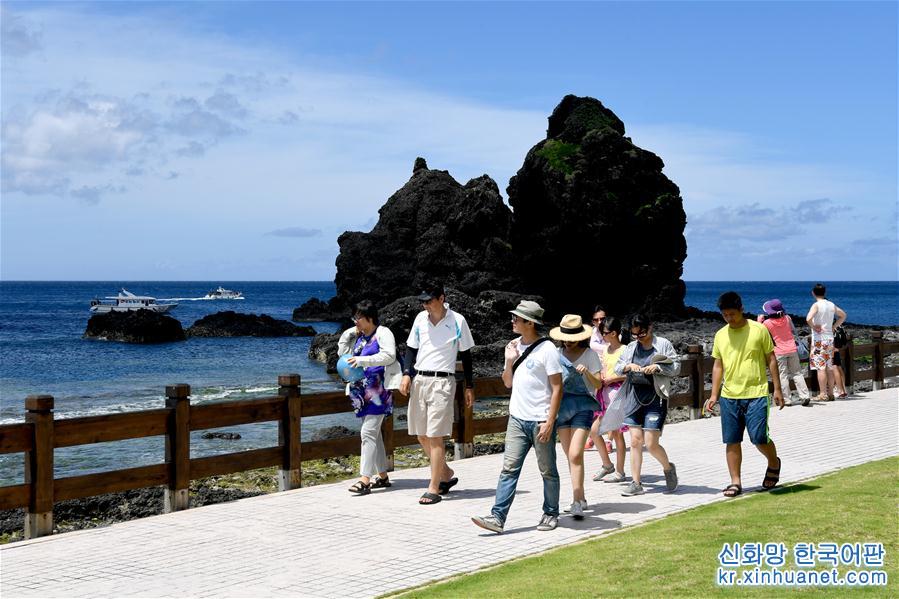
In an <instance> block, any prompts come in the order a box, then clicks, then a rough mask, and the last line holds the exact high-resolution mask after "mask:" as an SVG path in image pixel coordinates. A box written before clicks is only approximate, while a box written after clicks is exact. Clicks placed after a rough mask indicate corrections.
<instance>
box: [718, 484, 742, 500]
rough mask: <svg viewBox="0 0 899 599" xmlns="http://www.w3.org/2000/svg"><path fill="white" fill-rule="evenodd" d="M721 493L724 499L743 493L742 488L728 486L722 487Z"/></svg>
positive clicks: (732, 485) (733, 485)
mask: <svg viewBox="0 0 899 599" xmlns="http://www.w3.org/2000/svg"><path fill="white" fill-rule="evenodd" d="M721 492H722V493H724V496H725V497H736V496H737V495H739V494H741V493H742V492H743V487H741V486H740V485H735V484H730V485H727V486H726V487H724V490H723V491H721Z"/></svg>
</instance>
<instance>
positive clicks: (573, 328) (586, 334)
mask: <svg viewBox="0 0 899 599" xmlns="http://www.w3.org/2000/svg"><path fill="white" fill-rule="evenodd" d="M592 334H593V327H591V326H590V325H586V324H584V321H583V320H582V319H581V317H580V316H578V315H577V314H566V315H565V316H563V317H562V322H560V323H559V326H557V327H556V328H554V329H552V330H551V331H550V332H549V336H550V337H552V338H553V339H556V340H557V341H583V340H584V339H589V338H590V336H591V335H592Z"/></svg>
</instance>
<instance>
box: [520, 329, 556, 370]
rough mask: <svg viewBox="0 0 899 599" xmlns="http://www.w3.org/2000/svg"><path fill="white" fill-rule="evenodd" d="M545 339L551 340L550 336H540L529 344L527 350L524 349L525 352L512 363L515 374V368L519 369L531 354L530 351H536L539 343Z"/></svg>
mask: <svg viewBox="0 0 899 599" xmlns="http://www.w3.org/2000/svg"><path fill="white" fill-rule="evenodd" d="M544 341H549V337H540V339H537V340H536V341H534V342H533V343H532V344H530V345H529V346H528V348H527V349H526V350H524V353H523V354H521V355H520V356H518V359H517V360H515V363H514V364H512V374H515V369H517V368H518V366H519V365H520V364H521V363H522V362H524V360H525V358H527V357H528V356H529V355H530V353H531V352H532V351H534V349H535V348H536V347H537V346H538V345H540V344H541V343H543V342H544Z"/></svg>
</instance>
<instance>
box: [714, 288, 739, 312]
mask: <svg viewBox="0 0 899 599" xmlns="http://www.w3.org/2000/svg"><path fill="white" fill-rule="evenodd" d="M718 309H719V310H743V298H741V297H740V294H739V293H737V292H736V291H725V292H724V293H722V294H721V296H720V297H718Z"/></svg>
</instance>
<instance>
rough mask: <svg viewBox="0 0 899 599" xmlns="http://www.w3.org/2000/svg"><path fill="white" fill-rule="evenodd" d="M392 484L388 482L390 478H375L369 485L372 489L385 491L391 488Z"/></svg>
mask: <svg viewBox="0 0 899 599" xmlns="http://www.w3.org/2000/svg"><path fill="white" fill-rule="evenodd" d="M392 486H393V483H392V482H390V477H389V476H385V477H384V478H381V477H380V476H376V477H375V480H374V481H372V483H371V488H372V489H386V488H387V487H392Z"/></svg>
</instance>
